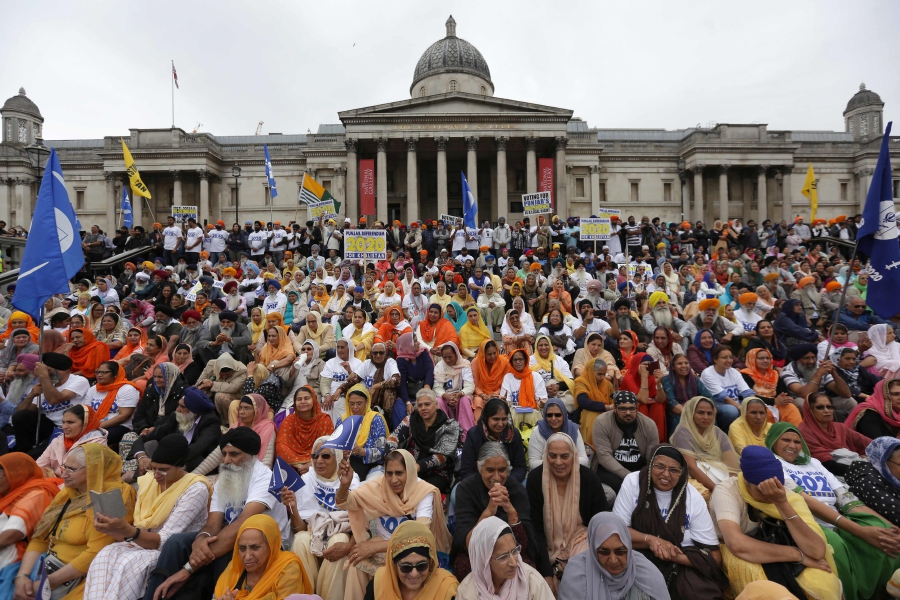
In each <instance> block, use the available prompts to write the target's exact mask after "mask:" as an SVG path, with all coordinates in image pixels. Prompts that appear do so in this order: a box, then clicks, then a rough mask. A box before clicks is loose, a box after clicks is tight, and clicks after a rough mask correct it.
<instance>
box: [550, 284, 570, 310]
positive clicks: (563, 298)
mask: <svg viewBox="0 0 900 600" xmlns="http://www.w3.org/2000/svg"><path fill="white" fill-rule="evenodd" d="M547 297H548V298H551V299H553V298H556V299H558V300H559V307H560V308H561V309H562V310H563V312H565V313H566V314H567V315H570V314H572V294H570V293H569V292H567V291H566V286H565V284H564V283H563V280H562V279H557V280H556V281H555V282H554V283H553V291H552V292H550V293H549V294H548V295H547Z"/></svg>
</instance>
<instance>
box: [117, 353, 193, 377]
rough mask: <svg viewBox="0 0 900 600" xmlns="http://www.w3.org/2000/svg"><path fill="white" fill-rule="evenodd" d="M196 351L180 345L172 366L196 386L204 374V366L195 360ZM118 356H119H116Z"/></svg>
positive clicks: (173, 357)
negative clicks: (202, 373) (198, 379)
mask: <svg viewBox="0 0 900 600" xmlns="http://www.w3.org/2000/svg"><path fill="white" fill-rule="evenodd" d="M193 353H194V349H193V348H191V346H190V344H178V345H177V346H175V352H174V353H173V354H172V364H173V365H175V366H176V367H178V372H179V373H181V376H182V377H184V380H185V382H186V383H187V384H188V385H194V384H195V383H196V382H197V378H198V377H200V373H201V372H203V364H202V363H201V362H200V361H199V360H197V361H195V360H194V359H193ZM116 356H118V354H117V355H116Z"/></svg>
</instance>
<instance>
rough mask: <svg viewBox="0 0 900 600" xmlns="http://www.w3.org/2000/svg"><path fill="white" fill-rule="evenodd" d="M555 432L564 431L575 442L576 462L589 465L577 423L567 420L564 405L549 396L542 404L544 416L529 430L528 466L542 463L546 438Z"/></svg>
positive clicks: (534, 466)
mask: <svg viewBox="0 0 900 600" xmlns="http://www.w3.org/2000/svg"><path fill="white" fill-rule="evenodd" d="M555 433H565V434H566V435H568V436H569V437H570V438H572V440H573V441H574V443H575V450H576V452H577V455H578V463H579V464H581V465H584V466H585V467H588V466H590V463H591V461H590V459H589V458H588V455H587V451H586V450H585V447H584V438H583V437H582V436H581V431H579V429H578V425H576V424H575V423H573V422H572V421H570V420H569V413H568V412H567V411H566V406H565V404H563V401H562V400H560V399H559V398H550V399H549V400H547V404H546V405H545V406H544V418H543V419H542V420H541V421H538V424H537V427H536V428H535V429H534V430H533V431H532V432H531V438H529V440H528V468H529V469H536V468H538V467H539V466H541V465H542V464H544V448H545V446H546V445H547V440H549V439H550V436H552V435H553V434H555Z"/></svg>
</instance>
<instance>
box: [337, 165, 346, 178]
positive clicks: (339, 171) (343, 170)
mask: <svg viewBox="0 0 900 600" xmlns="http://www.w3.org/2000/svg"><path fill="white" fill-rule="evenodd" d="M334 174H335V175H340V176H343V175H346V174H347V168H346V167H335V169H334Z"/></svg>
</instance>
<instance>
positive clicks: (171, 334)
mask: <svg viewBox="0 0 900 600" xmlns="http://www.w3.org/2000/svg"><path fill="white" fill-rule="evenodd" d="M153 310H154V312H155V316H154V321H155V322H154V323H153V325H152V326H151V327H150V331H148V332H147V334H148V335H149V334H156V335H161V336H162V337H163V339H164V340H166V348H165V351H166V354H169V355H170V356H171V353H172V352H174V351H175V346H177V345H178V343H179V341H180V340H179V336H180V335H181V323H179V322H178V320H177V319H175V318H174V317H175V310H174V309H173V308H172V307H171V306H169V305H168V304H157V305H156V306H154V307H153ZM198 320H199V319H198Z"/></svg>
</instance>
